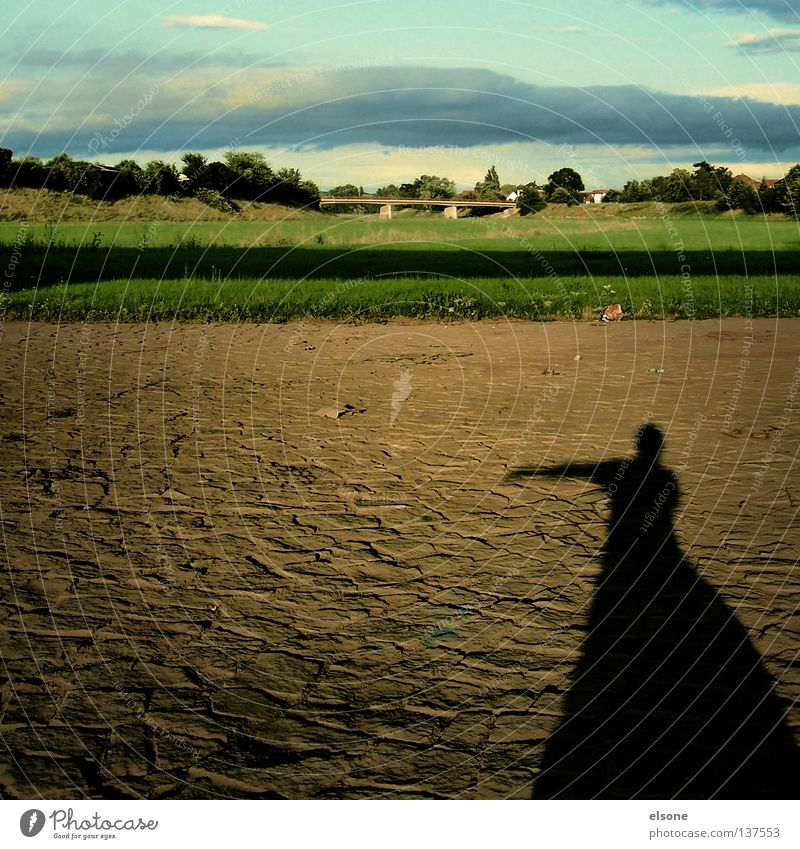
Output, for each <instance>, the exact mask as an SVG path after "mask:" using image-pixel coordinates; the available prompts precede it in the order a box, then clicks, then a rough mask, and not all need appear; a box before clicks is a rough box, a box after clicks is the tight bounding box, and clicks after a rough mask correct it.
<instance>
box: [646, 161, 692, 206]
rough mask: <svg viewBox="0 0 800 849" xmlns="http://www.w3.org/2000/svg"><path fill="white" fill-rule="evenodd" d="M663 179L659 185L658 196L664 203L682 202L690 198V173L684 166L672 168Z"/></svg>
mask: <svg viewBox="0 0 800 849" xmlns="http://www.w3.org/2000/svg"><path fill="white" fill-rule="evenodd" d="M655 179H658V180H661V179H663V185H661V186H659V189H660V190H659V192H658V194H659V197H660V198H661V200H662V201H664V202H665V203H683V202H684V201H690V200H692V199H693V198H692V189H693V186H692V173H691V171H687V170H686V169H685V168H674V169H673V170H672V173H671V174H670V175H669V176H668V177H665V178H660V177H659V178H655Z"/></svg>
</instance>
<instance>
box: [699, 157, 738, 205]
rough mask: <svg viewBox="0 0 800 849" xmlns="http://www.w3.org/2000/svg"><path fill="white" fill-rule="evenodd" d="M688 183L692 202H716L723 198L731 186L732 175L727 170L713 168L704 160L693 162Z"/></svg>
mask: <svg viewBox="0 0 800 849" xmlns="http://www.w3.org/2000/svg"><path fill="white" fill-rule="evenodd" d="M692 168H694V169H695V171H694V174H693V175H692V178H691V182H690V191H691V197H692V199H693V200H718V199H719V198H721V197H724V195H725V194H726V192H727V191H728V189H729V188H730V185H731V180H732V179H733V174H732V173H731V171H730V170H729V169H728V168H722V167H714V166H713V165H711V164H709V163H708V162H706V161H705V160H703V161H702V162H695V163H694V164H693V165H692Z"/></svg>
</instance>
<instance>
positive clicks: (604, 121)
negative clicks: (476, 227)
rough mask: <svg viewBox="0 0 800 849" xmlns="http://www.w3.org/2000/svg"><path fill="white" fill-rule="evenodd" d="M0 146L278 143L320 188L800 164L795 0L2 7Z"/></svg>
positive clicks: (136, 151) (766, 171) (308, 0)
mask: <svg viewBox="0 0 800 849" xmlns="http://www.w3.org/2000/svg"><path fill="white" fill-rule="evenodd" d="M1 14H2V17H0V38H2V50H0V145H1V146H5V147H10V148H12V149H13V150H14V152H15V155H18V156H19V155H23V154H25V153H31V154H34V155H38V156H41V157H43V158H48V157H50V156H53V155H54V154H56V153H58V152H60V151H62V150H66V151H67V152H69V153H70V154H71V155H73V156H75V157H80V158H86V159H97V160H101V161H104V162H108V163H114V162H117V161H119V160H120V159H123V158H128V157H131V158H135V159H137V160H139V161H142V162H144V161H146V160H148V159H152V158H163V159H167V160H172V161H178V159H179V157H180V154H181V152H182V151H186V150H196V151H202V152H205V153H207V154H209V155H210V156H218V155H220V154H221V152H223V151H224V150H225V149H228V148H241V149H247V150H260V151H262V152H264V153H265V154H266V155H267V156H268V158H269V159H270V161H271V162H273V164H275V165H276V166H279V165H292V166H295V167H299V168H300V169H301V170H302V172H303V174H304V176H306V177H309V178H310V179H313V180H315V181H316V182H317V183H318V184H319V185H320V186H321V187H322V188H327V187H330V186H333V185H335V184H337V183H344V182H353V183H356V184H360V185H363V186H365V188H369V189H372V188H375V187H377V186H379V185H382V184H384V183H388V182H398V183H399V182H404V181H406V180H410V179H412V178H413V177H415V176H417V175H419V174H421V173H434V174H439V175H442V176H447V177H450V178H452V179H454V180H456V182H457V183H458V184H459V186H460V187H466V186H471V185H472V184H474V183H475V182H476V181H477V180H479V179H481V178H482V177H483V175H484V173H485V172H486V170H487V168H488V167H489V165H491V164H493V163H494V164H496V165H497V168H498V171H499V173H500V177H501V180H502V181H503V182H510V183H515V182H527V181H528V180H530V179H536V180H539V181H542V180H544V179H545V178H546V176H547V174H549V173H550V172H551V171H553V170H554V169H555V168H558V167H561V166H563V165H569V166H571V167H573V168H576V169H577V170H578V171H580V172H581V173H582V174H583V176H584V181H585V182H586V183H587V187H589V186H593V187H601V186H618V187H619V186H621V185H622V184H623V183H624V182H625V181H626V180H627V179H630V178H640V179H641V178H643V177H647V176H652V175H653V174H657V173H667V172H669V170H671V169H672V168H673V167H686V166H690V165H691V163H692V162H695V161H697V160H699V159H708V160H709V161H712V162H714V163H715V164H724V165H727V166H728V167H730V168H732V169H733V170H734V172H735V173H738V172H740V171H744V172H745V173H749V174H752V175H753V176H755V177H760V176H762V175H766V176H780V175H781V174H782V173H784V172H785V171H786V170H787V168H788V167H789V166H790V165H792V164H794V163H795V162H798V161H800V0H755V2H738V0H705V2H703V1H702V0H692V2H689V0H581V2H579V1H578V0H560V2H559V3H558V4H557V7H555V6H554V5H551V4H550V3H535V2H528V0H493V2H487V0H456V1H455V2H454V0H404V1H403V2H402V3H400V2H397V0H355V2H340V3H335V2H323V0H304V2H302V3H287V2H273V1H272V0H266V1H265V2H262V0H218V2H209V1H208V0H178V2H168V0H160V2H154V1H153V0H136V2H130V0H123V2H117V3H115V2H114V0H110V2H105V3H98V2H87V0H59V1H58V2H56V0H31V2H27V0H3V4H2V13H1Z"/></svg>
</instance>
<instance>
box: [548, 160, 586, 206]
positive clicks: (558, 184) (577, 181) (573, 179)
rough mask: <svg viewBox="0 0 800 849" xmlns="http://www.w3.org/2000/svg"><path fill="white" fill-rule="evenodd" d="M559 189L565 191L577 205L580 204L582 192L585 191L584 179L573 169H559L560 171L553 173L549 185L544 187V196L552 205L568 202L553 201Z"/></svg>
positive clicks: (549, 178)
mask: <svg viewBox="0 0 800 849" xmlns="http://www.w3.org/2000/svg"><path fill="white" fill-rule="evenodd" d="M558 189H564V191H565V192H566V193H567V194H568V195H569V196H570V198H572V200H573V201H574V202H575V203H579V202H580V196H581V192H583V191H584V190H585V187H584V185H583V178H582V177H581V175H580V174H579V173H578V172H577V171H575V170H574V169H573V168H559V169H558V171H553V173H552V174H551V175H550V176H549V177H548V178H547V185H546V186H545V187H544V194H545V197H546V198H547V200H549V201H551V202H552V203H566V201H560V200H559V201H554V200H553V194H554V193H555V192H556V191H557V190H558Z"/></svg>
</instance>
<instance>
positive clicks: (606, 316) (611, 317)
mask: <svg viewBox="0 0 800 849" xmlns="http://www.w3.org/2000/svg"><path fill="white" fill-rule="evenodd" d="M623 315H625V313H624V312H622V306H621V305H620V304H611V306H610V307H606V308H605V309H604V310H603V315H602V317H601V320H602V321H621V320H622V316H623Z"/></svg>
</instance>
